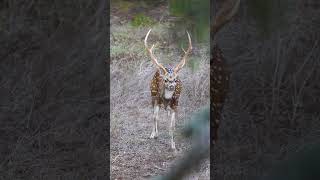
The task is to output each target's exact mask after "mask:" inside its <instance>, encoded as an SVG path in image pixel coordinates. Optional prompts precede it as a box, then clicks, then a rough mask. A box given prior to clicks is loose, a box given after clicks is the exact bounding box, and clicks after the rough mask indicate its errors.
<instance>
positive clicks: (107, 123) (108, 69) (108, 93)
mask: <svg viewBox="0 0 320 180" xmlns="http://www.w3.org/2000/svg"><path fill="white" fill-rule="evenodd" d="M105 1H106V6H107V7H106V17H107V18H106V21H107V24H106V25H107V28H106V31H107V34H106V43H107V46H106V47H107V49H106V53H107V54H106V87H107V88H106V96H107V106H106V117H107V122H106V129H107V132H106V133H107V139H108V141H107V142H106V146H107V147H106V149H107V150H106V169H107V170H106V171H107V179H110V178H111V174H110V173H111V172H110V168H111V164H110V60H111V59H110V0H105Z"/></svg>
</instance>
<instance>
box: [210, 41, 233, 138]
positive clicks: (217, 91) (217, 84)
mask: <svg viewBox="0 0 320 180" xmlns="http://www.w3.org/2000/svg"><path fill="white" fill-rule="evenodd" d="M210 67H211V72H210V73H212V74H211V77H213V78H211V79H210V84H211V89H210V94H211V96H210V98H211V100H210V101H211V103H212V104H211V112H213V122H212V123H211V125H212V126H213V129H214V135H213V138H214V140H215V141H216V140H217V139H218V128H219V123H220V120H221V113H222V109H223V104H224V102H225V99H226V96H227V92H228V90H229V80H230V73H229V70H228V69H227V64H226V62H225V58H224V57H223V54H222V51H221V49H220V48H219V47H218V46H217V45H215V46H214V47H213V51H212V59H211V60H210Z"/></svg>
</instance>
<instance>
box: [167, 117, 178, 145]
mask: <svg viewBox="0 0 320 180" xmlns="http://www.w3.org/2000/svg"><path fill="white" fill-rule="evenodd" d="M175 115H176V113H175V111H172V113H171V121H170V129H169V131H170V136H171V149H173V150H174V151H176V144H175V142H174V130H175Z"/></svg>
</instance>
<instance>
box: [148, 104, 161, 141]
mask: <svg viewBox="0 0 320 180" xmlns="http://www.w3.org/2000/svg"><path fill="white" fill-rule="evenodd" d="M152 118H153V126H152V133H151V135H150V138H152V139H153V138H157V137H158V118H159V106H158V105H155V106H154V108H153V117H152Z"/></svg>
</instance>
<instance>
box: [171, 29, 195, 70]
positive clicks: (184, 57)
mask: <svg viewBox="0 0 320 180" xmlns="http://www.w3.org/2000/svg"><path fill="white" fill-rule="evenodd" d="M187 34H188V40H189V47H188V49H187V51H185V50H184V49H183V48H182V50H183V52H184V56H183V58H182V60H181V61H180V63H179V64H178V65H177V67H176V68H175V69H174V73H175V74H177V73H178V72H179V71H180V69H182V67H183V66H184V65H185V64H186V59H187V57H188V55H189V54H190V52H191V50H192V42H191V37H190V34H189V32H188V31H187Z"/></svg>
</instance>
